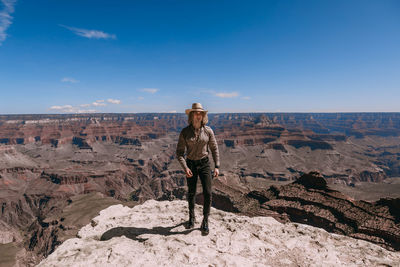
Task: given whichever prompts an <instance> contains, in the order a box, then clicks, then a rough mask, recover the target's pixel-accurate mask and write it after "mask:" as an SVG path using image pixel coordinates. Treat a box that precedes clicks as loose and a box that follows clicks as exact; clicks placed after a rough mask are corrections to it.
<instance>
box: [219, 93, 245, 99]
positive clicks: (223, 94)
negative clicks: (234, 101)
mask: <svg viewBox="0 0 400 267" xmlns="http://www.w3.org/2000/svg"><path fill="white" fill-rule="evenodd" d="M215 96H217V97H220V98H234V97H238V96H239V93H238V92H230V93H227V92H221V93H215Z"/></svg>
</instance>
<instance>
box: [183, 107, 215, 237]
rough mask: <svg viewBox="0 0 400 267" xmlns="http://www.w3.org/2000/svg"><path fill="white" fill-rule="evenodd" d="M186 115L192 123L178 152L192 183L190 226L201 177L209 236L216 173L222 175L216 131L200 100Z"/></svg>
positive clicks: (205, 230)
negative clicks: (211, 164)
mask: <svg viewBox="0 0 400 267" xmlns="http://www.w3.org/2000/svg"><path fill="white" fill-rule="evenodd" d="M186 114H187V115H188V123H189V125H188V126H187V127H185V128H183V129H182V131H181V133H180V135H179V140H178V145H177V148H176V155H177V158H178V161H179V163H180V164H181V166H182V168H183V170H184V171H185V174H186V180H187V185H188V205H189V221H188V224H187V228H189V229H191V228H193V227H194V224H195V222H196V220H195V214H194V204H195V198H196V187H197V179H198V177H200V180H201V185H202V187H203V196H204V204H203V222H202V223H201V227H200V229H201V231H202V234H203V235H207V234H208V233H209V228H208V216H209V215H210V207H211V196H212V191H211V190H212V189H211V185H212V176H214V177H217V176H218V175H219V151H218V145H217V141H216V139H215V136H214V132H213V130H212V129H211V128H210V127H209V126H206V124H207V122H208V116H207V110H204V109H203V107H202V105H201V104H200V103H193V105H192V108H191V109H186ZM209 150H211V154H212V157H213V159H214V163H215V169H214V172H213V173H212V172H211V167H210V162H209V159H208V154H209ZM185 151H186V160H185V157H184V156H185Z"/></svg>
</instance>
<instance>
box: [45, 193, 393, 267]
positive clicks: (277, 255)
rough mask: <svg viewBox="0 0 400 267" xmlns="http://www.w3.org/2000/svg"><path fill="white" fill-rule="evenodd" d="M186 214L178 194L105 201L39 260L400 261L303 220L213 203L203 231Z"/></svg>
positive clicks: (261, 263)
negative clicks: (242, 212)
mask: <svg viewBox="0 0 400 267" xmlns="http://www.w3.org/2000/svg"><path fill="white" fill-rule="evenodd" d="M196 209H197V210H196V214H201V207H199V206H197V207H196ZM187 217H188V213H187V203H186V202H185V201H179V200H176V201H171V202H170V201H162V202H158V201H155V200H149V201H146V202H145V203H144V204H142V205H138V206H135V207H133V208H129V207H126V206H122V205H114V206H110V207H108V208H107V209H105V210H102V211H101V212H100V215H99V216H97V217H95V218H94V219H93V220H92V222H91V223H90V224H88V225H86V226H85V227H83V228H82V229H81V230H80V231H79V233H78V236H79V237H78V238H72V239H68V240H67V241H65V242H64V243H63V244H62V245H61V246H60V247H58V248H57V249H56V251H55V252H54V253H52V254H51V255H50V256H49V257H48V258H47V259H45V260H43V261H42V262H41V263H40V264H39V266H400V264H399V263H400V253H399V252H391V251H387V250H385V249H383V248H381V247H379V246H377V245H375V244H372V243H369V242H366V241H362V240H357V239H353V238H350V237H346V236H341V235H336V234H331V233H328V232H326V231H325V230H322V229H319V228H315V227H311V226H307V225H302V224H296V223H288V224H281V223H279V222H277V221H276V220H274V219H273V218H269V217H254V218H249V217H246V216H238V215H236V214H233V213H228V212H223V211H220V210H216V209H214V208H212V210H211V217H210V234H209V235H208V236H202V235H201V233H200V231H199V229H198V228H195V229H191V230H187V229H185V227H184V222H185V221H186V219H187ZM200 221H201V216H198V218H197V224H196V227H199V226H200Z"/></svg>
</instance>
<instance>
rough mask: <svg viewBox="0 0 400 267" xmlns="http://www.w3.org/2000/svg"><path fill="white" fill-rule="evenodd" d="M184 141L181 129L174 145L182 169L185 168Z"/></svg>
mask: <svg viewBox="0 0 400 267" xmlns="http://www.w3.org/2000/svg"><path fill="white" fill-rule="evenodd" d="M185 150H186V141H185V138H184V136H183V131H182V132H181V133H180V134H179V140H178V145H177V146H176V157H177V159H178V161H179V164H180V165H181V167H182V169H183V170H186V169H187V165H186V160H185V157H184V156H185Z"/></svg>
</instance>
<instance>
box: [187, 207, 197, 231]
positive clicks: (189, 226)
mask: <svg viewBox="0 0 400 267" xmlns="http://www.w3.org/2000/svg"><path fill="white" fill-rule="evenodd" d="M195 223H196V218H195V216H194V211H190V212H189V221H188V222H187V226H186V228H187V229H192V228H193V227H194V224H195Z"/></svg>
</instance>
